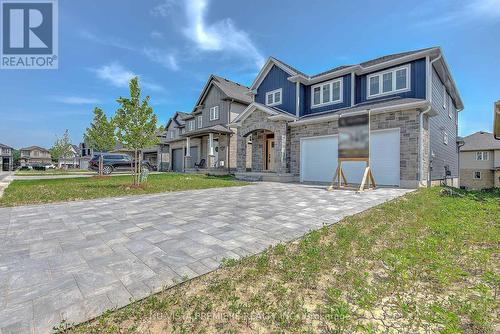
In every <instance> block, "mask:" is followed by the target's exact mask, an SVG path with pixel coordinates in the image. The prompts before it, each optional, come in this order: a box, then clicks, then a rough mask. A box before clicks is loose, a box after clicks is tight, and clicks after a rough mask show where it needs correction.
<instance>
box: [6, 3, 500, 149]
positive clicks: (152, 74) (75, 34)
mask: <svg viewBox="0 0 500 334" xmlns="http://www.w3.org/2000/svg"><path fill="white" fill-rule="evenodd" d="M499 34H500V0H470V1H456V0H454V1H453V0H451V1H448V0H444V1H438V0H433V1H418V2H417V1H412V2H410V1H359V2H358V1H331V0H322V1H320V0H311V1H305V0H295V1H292V0H287V1H278V0H274V1H273V0H262V1H261V0H259V1H234V0H233V1H230V0H227V1H226V0H212V1H210V0H186V1H181V0H141V1H133V0H106V1H96V0H94V1H90V0H60V1H59V69H58V70H37V71H31V70H30V71H26V70H22V71H21V70H18V71H13V70H9V71H0V87H1V89H0V142H2V143H4V144H7V145H10V146H14V147H21V146H28V145H41V146H46V147H50V146H51V145H52V143H53V142H54V139H55V136H56V135H61V134H62V133H63V132H64V129H66V128H67V129H69V132H70V134H71V137H72V139H73V142H74V143H76V144H77V143H78V142H79V141H81V138H82V134H83V132H84V131H85V128H86V127H87V126H88V125H89V123H90V121H91V119H92V110H93V108H94V106H100V107H101V108H103V109H104V110H105V111H106V113H107V114H108V115H111V114H113V113H114V111H115V110H116V109H117V104H116V102H115V101H116V98H118V97H119V96H126V95H128V88H127V80H128V79H129V78H130V77H131V76H133V75H139V76H140V79H141V83H142V87H143V93H144V94H148V95H150V96H151V102H152V105H153V108H154V111H155V112H156V114H157V115H158V117H159V119H160V121H161V122H162V123H164V122H166V121H167V119H168V118H169V117H170V116H171V115H172V114H173V113H174V112H175V111H177V110H181V111H190V110H191V109H192V106H193V104H194V103H195V101H196V98H197V97H198V94H199V92H200V90H201V89H202V87H203V85H204V83H205V81H206V79H207V77H208V75H209V74H211V73H215V74H218V75H221V76H224V77H226V78H228V79H232V80H235V81H238V82H240V83H242V84H246V85H250V84H251V82H252V80H253V79H254V77H255V75H256V74H257V72H258V70H259V66H260V65H261V64H262V63H263V62H264V61H265V59H266V58H267V57H268V56H275V57H277V58H279V59H281V60H283V61H285V62H287V63H289V64H290V65H292V66H294V67H296V68H298V69H300V70H301V71H303V72H306V73H308V74H314V73H318V72H321V71H323V70H326V69H329V68H332V67H335V66H338V65H342V64H353V63H359V62H361V61H365V60H369V59H371V58H375V57H378V56H381V55H384V54H390V53H394V52H401V51H408V50H413V49H419V48H424V47H429V46H441V47H442V48H443V50H444V55H445V57H446V60H447V62H448V64H449V66H450V68H451V72H452V74H453V76H454V79H455V81H456V83H457V85H458V88H459V90H460V93H461V96H462V99H463V101H464V104H465V109H464V111H462V112H461V115H460V134H461V135H467V134H470V133H472V132H474V131H478V130H487V131H491V128H492V114H493V113H492V109H493V102H494V101H495V100H498V99H500V65H499V59H500V58H499V55H500V43H499V42H498V41H499Z"/></svg>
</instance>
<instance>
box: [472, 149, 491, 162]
mask: <svg viewBox="0 0 500 334" xmlns="http://www.w3.org/2000/svg"><path fill="white" fill-rule="evenodd" d="M475 153H476V154H475V155H474V158H475V160H476V161H488V160H490V154H489V152H488V151H476V152H475ZM478 153H480V154H479V155H481V159H478ZM485 157H486V159H485Z"/></svg>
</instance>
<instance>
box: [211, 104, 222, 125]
mask: <svg viewBox="0 0 500 334" xmlns="http://www.w3.org/2000/svg"><path fill="white" fill-rule="evenodd" d="M216 110H217V117H215V111H216ZM212 111H213V115H212ZM209 113H210V115H209V116H210V117H209V118H210V120H211V121H216V120H218V119H219V118H220V109H219V106H213V107H210V111H209Z"/></svg>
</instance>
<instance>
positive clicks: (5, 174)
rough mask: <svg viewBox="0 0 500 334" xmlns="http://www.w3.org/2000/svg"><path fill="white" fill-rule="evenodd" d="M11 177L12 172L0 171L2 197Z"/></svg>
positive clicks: (12, 176)
mask: <svg viewBox="0 0 500 334" xmlns="http://www.w3.org/2000/svg"><path fill="white" fill-rule="evenodd" d="M13 179H14V172H0V197H2V195H3V191H4V190H5V188H7V187H8V186H9V184H10V183H11V182H12V180H13Z"/></svg>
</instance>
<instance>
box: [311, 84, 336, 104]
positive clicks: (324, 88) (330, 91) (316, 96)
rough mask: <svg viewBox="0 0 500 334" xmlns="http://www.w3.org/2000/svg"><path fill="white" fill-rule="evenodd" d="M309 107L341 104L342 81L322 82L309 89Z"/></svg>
mask: <svg viewBox="0 0 500 334" xmlns="http://www.w3.org/2000/svg"><path fill="white" fill-rule="evenodd" d="M311 96H312V99H311V107H312V108H315V107H320V106H323V105H327V104H333V103H341V102H342V79H337V80H333V81H329V82H323V83H320V84H318V85H314V86H312V87H311Z"/></svg>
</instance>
